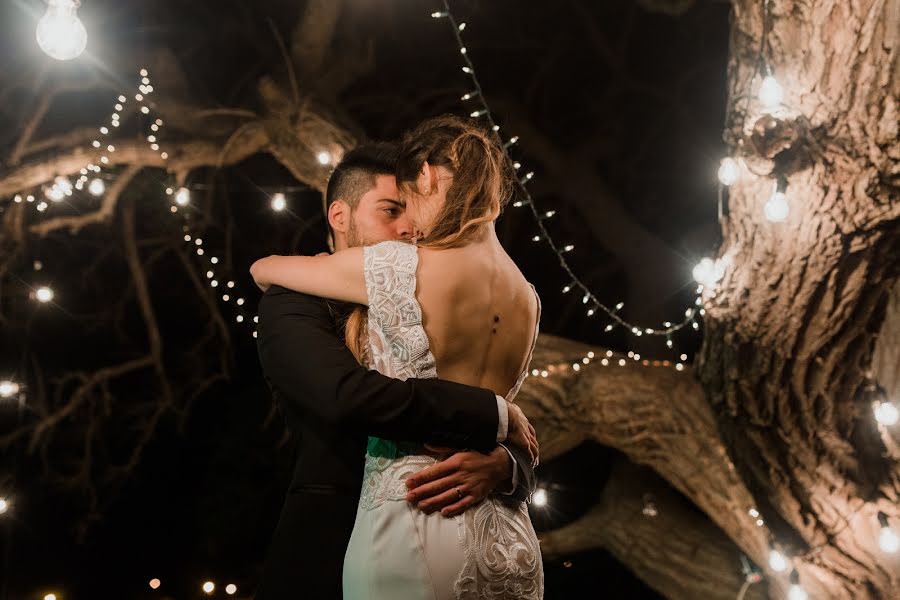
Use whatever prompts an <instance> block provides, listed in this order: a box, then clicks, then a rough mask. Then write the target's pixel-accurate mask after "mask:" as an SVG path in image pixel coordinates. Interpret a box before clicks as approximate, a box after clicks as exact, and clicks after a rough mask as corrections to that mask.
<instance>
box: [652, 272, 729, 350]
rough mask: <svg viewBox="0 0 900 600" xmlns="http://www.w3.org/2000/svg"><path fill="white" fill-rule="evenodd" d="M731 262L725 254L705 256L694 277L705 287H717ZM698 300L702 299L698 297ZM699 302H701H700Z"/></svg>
mask: <svg viewBox="0 0 900 600" xmlns="http://www.w3.org/2000/svg"><path fill="white" fill-rule="evenodd" d="M729 264H731V260H730V259H728V258H726V257H724V256H723V257H722V258H717V259H716V260H713V259H711V258H704V259H702V260H701V261H700V262H699V263H697V265H696V266H695V267H694V270H693V275H694V279H695V280H696V281H697V283H699V284H701V285H702V286H703V287H704V288H710V289H715V287H716V284H718V283H719V281H721V279H722V277H724V276H725V269H726V268H727V267H728V265H729ZM698 300H700V299H699V298H698ZM701 302H702V300H701ZM698 304H700V302H698ZM667 327H668V325H667ZM648 333H651V332H648Z"/></svg>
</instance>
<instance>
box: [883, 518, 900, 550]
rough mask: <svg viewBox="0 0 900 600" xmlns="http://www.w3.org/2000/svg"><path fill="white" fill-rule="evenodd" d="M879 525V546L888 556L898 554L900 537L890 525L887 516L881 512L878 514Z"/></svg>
mask: <svg viewBox="0 0 900 600" xmlns="http://www.w3.org/2000/svg"><path fill="white" fill-rule="evenodd" d="M878 524H879V525H881V533H880V534H879V535H878V546H879V547H880V548H881V549H882V550H884V551H885V552H887V553H888V554H896V553H897V551H898V550H900V537H898V536H897V533H896V532H895V531H894V530H893V529H891V528H890V526H889V525H888V519H887V515H886V514H884V513H883V512H880V511H879V512H878Z"/></svg>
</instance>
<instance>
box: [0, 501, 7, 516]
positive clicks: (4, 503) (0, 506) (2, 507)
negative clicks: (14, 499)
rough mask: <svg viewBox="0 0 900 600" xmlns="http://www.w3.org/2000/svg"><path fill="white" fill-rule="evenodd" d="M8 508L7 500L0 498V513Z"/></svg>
mask: <svg viewBox="0 0 900 600" xmlns="http://www.w3.org/2000/svg"><path fill="white" fill-rule="evenodd" d="M8 510H9V502H7V501H6V498H0V514H3V513H5V512H6V511H8Z"/></svg>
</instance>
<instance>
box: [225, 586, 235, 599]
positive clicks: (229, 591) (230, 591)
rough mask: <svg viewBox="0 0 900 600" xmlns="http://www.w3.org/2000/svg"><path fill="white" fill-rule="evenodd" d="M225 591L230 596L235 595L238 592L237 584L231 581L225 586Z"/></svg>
mask: <svg viewBox="0 0 900 600" xmlns="http://www.w3.org/2000/svg"><path fill="white" fill-rule="evenodd" d="M225 593H226V594H228V595H229V596H234V595H235V594H236V593H237V586H236V585H234V584H233V583H229V584H228V585H226V586H225Z"/></svg>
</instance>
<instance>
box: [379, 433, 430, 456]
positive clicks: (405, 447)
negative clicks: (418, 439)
mask: <svg viewBox="0 0 900 600" xmlns="http://www.w3.org/2000/svg"><path fill="white" fill-rule="evenodd" d="M423 450H424V449H423V448H422V445H421V444H417V443H415V442H395V441H394V440H383V439H381V438H377V437H372V436H369V443H368V445H367V446H366V454H368V455H369V456H373V457H375V458H399V457H401V456H411V455H413V454H422V453H423Z"/></svg>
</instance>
